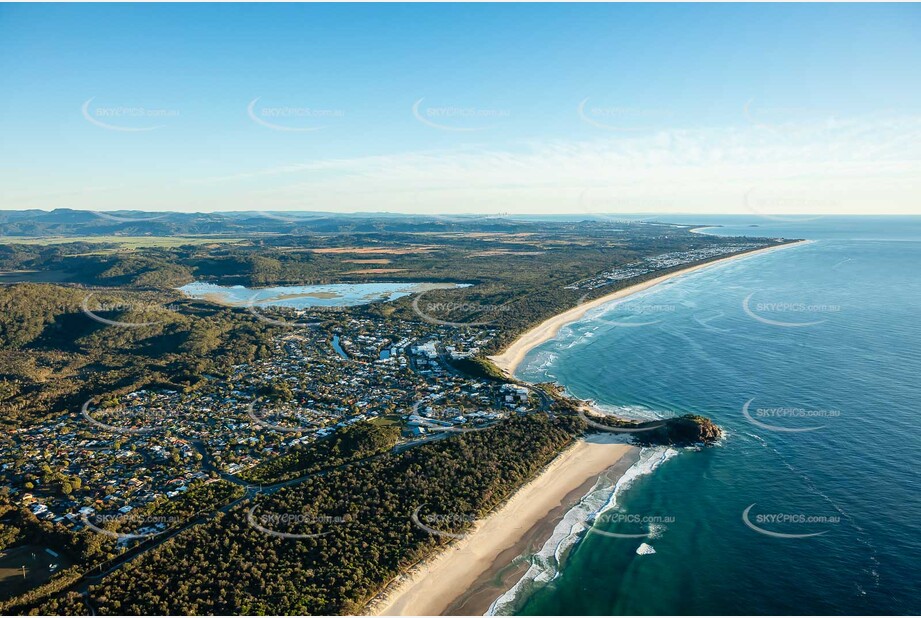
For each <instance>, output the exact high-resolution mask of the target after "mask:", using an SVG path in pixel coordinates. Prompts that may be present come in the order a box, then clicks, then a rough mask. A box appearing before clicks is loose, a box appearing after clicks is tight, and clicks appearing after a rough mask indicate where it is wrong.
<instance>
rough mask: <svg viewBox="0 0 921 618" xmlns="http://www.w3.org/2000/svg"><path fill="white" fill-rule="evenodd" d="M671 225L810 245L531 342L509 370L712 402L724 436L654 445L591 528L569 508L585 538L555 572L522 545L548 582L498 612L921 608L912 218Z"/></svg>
mask: <svg viewBox="0 0 921 618" xmlns="http://www.w3.org/2000/svg"><path fill="white" fill-rule="evenodd" d="M670 220H672V219H670ZM673 220H674V221H675V222H680V223H719V222H723V223H727V222H728V223H730V224H731V225H729V226H727V227H724V228H721V229H719V230H709V232H715V233H720V234H727V235H735V234H740V235H741V234H746V235H766V236H786V237H799V238H811V239H814V240H815V242H813V243H811V244H808V245H801V246H797V247H793V248H788V249H784V250H781V251H776V252H773V253H768V254H762V255H759V256H752V257H749V258H745V259H742V260H738V261H735V262H730V263H727V264H724V265H719V266H716V267H714V268H712V269H709V270H705V271H701V272H698V273H693V274H691V275H688V276H686V277H682V278H679V279H676V280H673V281H671V282H668V283H666V284H664V285H662V286H659V287H657V288H655V289H653V290H651V291H648V292H646V293H643V294H642V295H641V296H639V297H634V298H633V299H632V300H631V301H629V302H627V303H624V304H622V305H619V306H614V307H610V306H609V307H607V308H602V309H601V310H599V311H596V312H595V313H593V314H591V315H590V316H587V318H586V319H585V320H583V321H581V322H579V323H576V324H573V325H571V326H570V327H567V328H564V329H563V331H562V332H561V334H560V337H559V338H558V339H556V340H554V341H552V342H548V343H547V344H544V345H543V346H541V347H539V348H537V349H535V350H533V351H532V352H531V354H529V356H528V358H527V359H526V361H525V362H524V363H523V364H522V365H521V366H520V367H519V370H518V375H519V377H521V378H524V379H527V380H531V381H541V380H548V379H550V380H555V381H558V382H559V383H561V384H563V385H565V386H566V387H567V389H568V390H569V391H570V392H571V393H572V394H574V395H576V396H578V397H582V398H586V399H593V400H595V401H596V402H597V403H598V404H599V405H601V406H603V407H607V408H609V409H611V410H617V411H618V412H620V413H621V414H632V415H635V416H638V417H657V416H669V415H673V414H680V413H686V412H697V413H701V414H705V415H708V416H710V417H711V418H713V419H714V420H716V421H717V422H718V423H719V424H720V425H722V426H723V427H724V428H725V430H726V431H727V436H726V438H725V439H724V440H723V442H722V444H720V445H719V446H716V447H713V448H707V449H704V450H700V451H697V450H693V449H690V450H682V451H681V452H680V453H677V454H676V456H674V457H670V458H664V459H665V460H664V461H662V459H663V457H662V455H663V454H664V452H663V451H658V452H656V451H652V450H648V451H647V452H646V456H647V458H652V459H651V460H650V461H653V463H656V462H661V463H659V465H658V466H655V469H654V471H652V472H651V473H649V474H644V475H640V476H637V478H636V479H635V480H633V482H632V484H628V483H623V484H622V485H623V486H622V487H621V488H620V489H619V490H618V492H617V493H616V495H615V498H614V500H610V502H611V503H615V502H616V505H615V506H613V507H611V508H609V509H608V510H607V511H606V513H607V515H606V516H599V517H598V519H597V521H595V523H594V524H592V522H591V520H588V521H585V520H586V517H585V516H584V514H583V515H579V514H578V513H577V514H576V515H574V516H573V517H575V518H576V519H579V518H581V520H583V521H582V525H583V527H584V526H588V527H590V528H591V531H589V532H588V533H583V534H582V535H581V538H582V539H583V540H582V541H581V542H579V543H578V544H576V545H575V546H574V548H573V549H572V551H571V552H570V553H569V555H568V557H567V558H566V559H565V560H564V561H563V567H562V569H560V568H559V566H558V564H557V558H559V556H556V557H554V556H553V551H549V552H544V555H541V556H538V557H537V558H535V564H536V565H537V566H536V567H534V569H535V570H536V571H542V572H543V573H544V575H543V577H544V578H545V579H550V578H553V579H552V580H551V581H549V582H546V581H545V582H542V583H541V582H540V578H538V583H536V584H534V583H526V585H523V586H522V587H520V588H521V589H520V590H518V591H516V592H517V594H516V595H514V597H515V598H514V600H512V601H511V602H510V604H509V605H506V606H505V609H504V610H503V611H504V612H507V613H508V612H514V613H519V614H528V615H535V614H551V615H552V614H556V615H565V614H577V615H579V614H581V615H599V614H735V613H742V614H845V613H846V614H852V613H859V614H862V613H882V614H919V613H921V592H919V586H918V582H919V581H921V480H919V461H921V431H919V422H918V418H919V414H921V318H919V310H921V268H919V267H921V218H908V217H901V218H898V219H886V218H825V219H821V220H810V221H801V222H795V221H794V222H790V221H770V220H765V219H763V218H762V219H757V218H754V217H752V218H735V219H726V218H723V219H720V218H719V217H709V218H706V217H687V218H678V217H676V218H674V219H673ZM752 224H757V225H758V227H757V228H753V227H749V226H750V225H752ZM746 299H748V303H747V304H746V302H745V300H746ZM631 325H632V326H634V327H630V326H631ZM747 402H748V406H747V408H746V403H747ZM746 411H747V413H748V416H746ZM791 429H796V430H806V431H785V430H791ZM648 463H649V462H647V466H646V467H647V471H648V469H650V468H652V467H654V466H652V465H648ZM603 485H604V484H603V483H601V484H600V486H599V492H600V493H601V494H603V495H602V496H601V498H599V496H598V495H596V496H594V497H591V498H592V500H594V502H592V500H589V502H590V503H591V504H589V507H590V508H588V509H587V510H588V511H593V512H598V511H599V510H601V509H602V508H603V507H600V505H602V504H604V503H605V502H606V501H607V500H608V499H609V498H610V494H611V491H610V487H609V486H608V487H604V486H603ZM605 491H607V493H606V494H605V493H604V492H605ZM752 505H753V506H752ZM609 506H610V504H609ZM749 507H751V508H750V509H749ZM746 509H749V510H748V522H749V523H751V524H752V526H749V525H748V524H747V523H746V521H745V520H743V514H744V513H745V512H746ZM583 511H586V506H585V505H583ZM570 519H572V518H570ZM566 525H570V526H572V527H571V531H574V532H579V531H580V530H581V529H582V528H580V527H579V526H578V525H574V524H573V523H572V522H569V523H568V524H566ZM755 528H758V530H756V529H755ZM563 532H564V533H565V532H566V531H563ZM604 532H612V533H615V534H637V535H647V536H635V537H630V538H624V537H622V536H621V537H615V536H610V535H606V534H602V533H604ZM765 532H767V534H766V533H765ZM770 533H780V534H785V535H793V536H791V537H778V536H775V535H771V534H770ZM805 535H811V536H805ZM565 536H566V534H558V535H556V537H557V538H556V539H555V540H553V541H552V543H557V544H558V545H557V549H559V548H562V547H564V546H566V544H561V543H560V538H562V537H565ZM641 543H646V545H648V546H649V547H651V548H652V550H651V551H654V552H655V553H643V554H638V553H637V549H638V548H639V547H640V544H641ZM553 549H554V548H550V550H553ZM646 551H650V550H648V549H647V550H646ZM554 576H555V577H554ZM507 596H509V595H507ZM506 600H507V601H508V600H509V598H506Z"/></svg>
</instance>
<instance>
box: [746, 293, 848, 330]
mask: <svg viewBox="0 0 921 618" xmlns="http://www.w3.org/2000/svg"><path fill="white" fill-rule="evenodd" d="M755 294H756V292H752V293H750V294H749V295H748V296H746V297H745V298H744V299H743V300H742V310H743V311H744V312H745V314H746V315H747V316H748V317H750V318H752V319H753V320H757V321H758V322H761V323H762V324H769V325H770V326H780V327H782V328H803V327H806V326H816V325H818V324H822V323H823V322H826V321H828V318H822V319H820V320H809V319H806V320H781V319H778V318H779V317H780V314H782V315H784V316H786V315H794V316H805V317H807V318H808V317H816V316H818V315H823V314H825V315H828V314H836V313H838V312H840V311H841V305H835V304H829V303H805V302H756V303H753V302H752V299H753V298H754V296H755ZM768 315H770V316H772V317H767V316H768Z"/></svg>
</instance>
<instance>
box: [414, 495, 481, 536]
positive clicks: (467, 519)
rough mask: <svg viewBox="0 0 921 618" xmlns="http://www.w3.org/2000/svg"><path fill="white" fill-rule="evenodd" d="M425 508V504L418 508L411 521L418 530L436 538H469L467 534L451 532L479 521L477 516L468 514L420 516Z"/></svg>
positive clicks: (428, 514) (427, 514) (430, 514)
mask: <svg viewBox="0 0 921 618" xmlns="http://www.w3.org/2000/svg"><path fill="white" fill-rule="evenodd" d="M425 506H426V505H425V504H420V505H419V506H417V507H416V509H415V510H414V511H413V512H412V515H411V516H410V519H411V520H412V522H413V524H415V526H416V527H417V528H419V529H420V530H423V531H425V532H427V533H429V534H431V535H434V536H440V537H444V538H449V539H462V538H464V537H466V536H467V533H461V532H450V530H451V529H455V530H456V529H457V528H458V527H463V526H469V525H471V524H473V523H475V522H476V520H477V518H476V517H475V516H473V515H469V514H466V513H425V514H422V515H420V511H421V510H422V508H423V507H425Z"/></svg>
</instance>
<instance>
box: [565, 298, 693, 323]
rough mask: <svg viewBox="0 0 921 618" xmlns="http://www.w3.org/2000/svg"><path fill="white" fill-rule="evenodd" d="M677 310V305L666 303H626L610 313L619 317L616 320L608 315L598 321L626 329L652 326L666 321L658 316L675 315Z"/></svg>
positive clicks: (617, 306)
mask: <svg viewBox="0 0 921 618" xmlns="http://www.w3.org/2000/svg"><path fill="white" fill-rule="evenodd" d="M583 298H584V297H583ZM580 304H581V303H580ZM677 309H678V307H677V305H672V304H665V303H659V304H656V303H642V302H626V303H623V304H619V305H616V310H614V311H611V312H610V313H612V314H616V315H617V318H616V319H615V318H613V317H608V316H607V315H601V316H599V317H598V318H597V321H599V322H602V323H604V324H610V325H612V326H620V327H624V328H636V327H639V326H652V325H654V324H659V323H660V322H662V321H663V320H664V319H665V318H664V317H662V318H655V316H656V315H661V314H670V313H674V312H675V311H677ZM649 318H655V319H649Z"/></svg>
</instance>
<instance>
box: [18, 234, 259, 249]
mask: <svg viewBox="0 0 921 618" xmlns="http://www.w3.org/2000/svg"><path fill="white" fill-rule="evenodd" d="M245 240H246V239H244V238H228V237H226V236H48V237H44V238H34V237H28V236H0V244H4V245H12V244H17V245H60V244H64V243H71V242H83V243H94V244H117V245H119V247H120V248H122V249H140V248H144V247H167V248H170V247H181V246H183V245H212V244H219V243H239V242H244V241H245Z"/></svg>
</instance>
